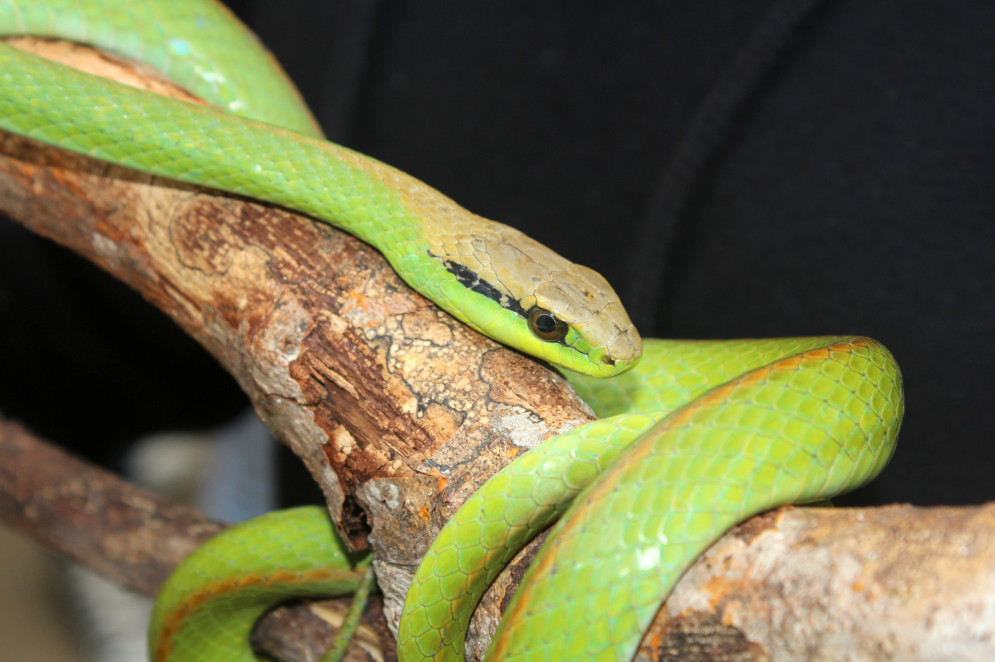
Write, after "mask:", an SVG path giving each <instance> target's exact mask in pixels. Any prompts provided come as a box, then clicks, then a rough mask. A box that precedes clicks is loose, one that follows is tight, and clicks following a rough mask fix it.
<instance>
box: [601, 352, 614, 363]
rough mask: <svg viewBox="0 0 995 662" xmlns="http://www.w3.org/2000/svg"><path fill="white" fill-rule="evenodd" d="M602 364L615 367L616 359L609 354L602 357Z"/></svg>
mask: <svg viewBox="0 0 995 662" xmlns="http://www.w3.org/2000/svg"><path fill="white" fill-rule="evenodd" d="M601 362H602V363H604V364H605V365H615V359H613V358H612V357H610V356H608V355H607V354H605V355H604V356H602V357H601Z"/></svg>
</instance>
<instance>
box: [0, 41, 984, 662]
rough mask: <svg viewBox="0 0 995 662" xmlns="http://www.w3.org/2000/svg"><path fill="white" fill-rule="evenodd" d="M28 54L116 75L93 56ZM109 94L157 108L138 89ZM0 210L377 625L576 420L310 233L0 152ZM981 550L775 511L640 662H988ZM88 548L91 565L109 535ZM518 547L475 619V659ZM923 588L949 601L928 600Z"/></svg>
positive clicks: (539, 379) (154, 188)
mask: <svg viewBox="0 0 995 662" xmlns="http://www.w3.org/2000/svg"><path fill="white" fill-rule="evenodd" d="M41 44H42V46H41V47H42V48H46V49H55V51H56V54H58V51H60V50H61V51H66V52H69V53H71V54H72V58H73V59H78V58H83V59H85V60H86V61H87V62H89V64H88V65H87V66H89V67H90V68H96V69H97V70H99V71H101V72H103V73H110V75H112V76H120V75H122V74H120V73H119V71H120V70H121V68H122V66H123V65H121V64H120V63H118V62H116V61H113V60H109V59H108V58H106V57H104V56H101V55H99V54H95V53H93V52H91V51H87V50H85V49H80V48H79V47H75V46H72V47H67V46H65V45H55V46H52V45H50V44H49V42H41ZM46 44H48V45H46ZM36 47H37V46H36ZM123 68H124V70H126V71H127V70H128V67H127V66H124V67H123ZM128 76H131V77H132V80H134V81H136V83H137V84H139V85H142V86H149V85H153V86H154V87H155V88H156V89H157V90H162V89H165V88H163V87H162V86H163V85H165V84H164V83H162V82H161V81H156V82H155V83H154V84H153V83H150V82H149V80H150V74H149V72H147V71H144V70H140V71H138V72H137V73H136V72H134V71H131V72H130V73H128ZM167 87H168V86H167ZM175 93H176V94H182V93H181V92H179V91H176V92H175ZM0 206H2V210H0V211H3V212H5V213H7V214H8V215H10V216H11V217H13V218H15V219H17V220H18V221H19V222H21V223H22V224H24V225H25V226H26V227H28V228H29V229H31V230H33V231H34V232H37V233H39V234H42V235H44V236H47V237H49V238H51V239H53V240H55V241H57V242H58V243H60V244H62V245H64V246H66V247H68V248H70V249H71V250H73V251H76V252H77V253H79V254H81V255H83V256H85V257H87V258H88V259H90V260H91V261H93V262H94V263H95V264H97V265H98V266H100V267H101V268H103V269H105V270H107V271H109V272H110V273H112V274H113V275H115V276H116V277H117V278H119V279H121V280H123V281H124V282H126V283H128V284H129V285H130V286H131V287H133V288H134V289H136V290H138V291H139V292H140V293H142V294H143V295H144V296H145V298H146V299H147V300H148V301H149V302H150V303H152V304H153V305H155V306H156V307H158V308H159V309H161V310H163V311H164V312H165V313H166V314H168V315H169V316H170V317H171V318H172V319H174V320H175V321H176V322H177V323H178V324H179V325H180V326H181V327H182V328H183V329H184V330H186V332H187V333H189V334H190V335H191V336H193V337H194V338H196V339H197V340H198V341H199V342H200V343H201V344H202V345H203V346H204V347H205V349H207V351H208V352H210V353H211V354H212V355H214V356H215V357H217V359H218V360H219V361H220V362H221V363H222V364H223V365H224V366H225V368H226V369H227V370H228V371H229V372H231V374H233V375H234V376H235V378H236V379H237V380H238V382H239V384H240V385H241V387H242V388H243V389H244V390H245V392H246V393H247V394H248V396H249V398H250V400H251V401H252V403H253V405H254V407H255V409H256V411H257V413H258V414H259V416H260V418H261V419H262V420H263V422H264V423H265V424H266V425H267V426H268V427H269V428H270V430H272V431H273V433H274V435H276V436H277V438H278V439H280V440H281V441H283V442H284V443H286V444H288V445H289V446H290V447H291V448H292V449H293V451H294V452H295V453H296V454H297V455H298V456H299V457H300V458H301V459H302V461H303V462H304V463H305V465H306V466H307V468H308V469H309V471H310V472H311V474H312V475H313V476H314V478H315V480H316V481H317V482H318V483H319V485H320V486H321V487H322V489H323V491H324V494H325V498H326V500H327V503H328V506H329V509H330V512H331V513H332V515H333V517H334V519H335V520H336V522H338V526H339V529H340V531H341V532H342V533H343V535H344V536H345V537H346V539H347V540H348V541H350V543H351V544H352V546H353V547H355V548H357V549H361V548H366V547H371V548H372V549H373V551H374V553H375V558H376V562H375V568H376V571H377V577H378V581H379V584H380V587H381V589H382V590H383V592H384V610H385V612H386V614H387V617H388V622H390V623H391V624H392V625H393V624H395V623H396V618H397V616H398V614H399V609H400V606H401V604H402V602H403V597H404V594H405V592H406V590H407V586H408V584H409V583H410V580H411V577H412V575H413V573H414V570H415V568H416V566H417V563H418V561H419V560H420V558H421V556H422V554H423V553H424V551H425V550H426V548H427V546H428V544H429V543H430V541H431V540H432V539H433V537H434V536H435V534H436V533H437V532H438V530H439V528H441V526H442V524H443V523H444V522H445V521H446V520H447V519H448V518H449V517H450V516H451V515H452V513H453V512H454V511H455V509H456V508H457V507H458V506H459V505H460V504H461V503H462V502H463V500H464V499H465V498H466V497H467V496H468V495H469V494H471V493H472V492H473V491H474V490H475V489H476V488H477V487H479V485H480V484H481V483H482V482H483V481H484V480H485V479H486V478H487V477H489V476H490V475H491V474H493V473H494V471H496V470H497V469H498V468H500V467H501V466H503V465H505V464H506V463H507V462H508V461H510V460H511V459H512V458H513V457H515V456H516V455H518V454H520V453H521V452H524V451H525V450H528V449H529V448H531V447H533V446H535V445H536V444H538V443H539V442H541V441H542V440H543V439H545V438H547V437H549V436H551V435H553V434H556V433H558V432H560V431H563V430H566V429H568V428H570V427H573V426H575V425H578V424H581V423H584V422H586V421H588V420H590V419H591V418H592V414H591V411H590V409H589V408H588V407H587V406H586V405H585V404H584V403H583V402H581V401H580V400H579V399H578V398H577V397H576V395H575V394H574V393H573V391H572V389H571V388H570V387H569V386H568V385H567V384H566V382H565V381H564V380H563V379H562V378H561V377H560V376H559V375H557V374H556V373H555V372H552V371H550V370H547V369H546V368H545V367H543V366H541V365H539V364H538V363H536V362H534V361H532V360H531V359H528V358H526V357H524V356H521V355H519V354H517V353H516V352H513V351H511V350H509V349H506V348H503V347H501V346H499V345H497V344H496V343H494V342H492V341H490V340H489V339H487V338H484V337H482V336H480V335H479V334H476V333H474V332H472V331H470V330H469V329H467V328H466V327H464V326H463V325H462V324H460V323H459V322H456V321H455V320H453V319H451V318H450V317H449V316H447V315H446V314H445V313H442V312H441V311H439V310H437V309H436V308H435V307H434V306H433V305H431V304H430V303H429V302H427V301H426V300H425V299H423V298H422V297H420V296H419V295H418V294H416V293H413V292H412V291H411V290H410V289H408V288H407V287H406V286H405V285H404V284H403V283H402V282H401V281H400V280H399V279H398V278H397V276H396V275H395V274H394V272H393V271H392V270H391V269H390V267H389V266H388V265H387V264H386V263H385V262H384V260H383V259H382V258H381V257H380V255H379V254H377V253H376V252H375V251H373V250H372V249H371V248H369V247H368V246H366V245H364V244H362V243H361V242H359V241H358V240H356V239H354V238H352V237H349V236H347V235H344V234H343V233H341V232H338V231H336V230H334V229H333V228H331V227H329V226H327V225H324V224H321V223H318V222H315V221H313V220H311V219H308V218H305V217H301V216H299V215H295V214H292V213H290V212H288V211H285V210H282V209H278V208H274V207H270V206H265V205H261V204H257V203H254V202H250V201H246V200H242V199H236V198H232V197H227V196H222V195H218V194H216V193H213V192H210V191H206V190H203V189H199V188H197V187H193V186H188V185H184V184H178V183H176V182H173V181H168V180H162V179H158V178H153V177H149V176H147V175H144V174H140V173H136V172H134V171H130V170H126V169H123V168H118V167H114V166H108V165H106V164H103V163H100V162H97V161H94V160H91V159H87V158H84V157H80V156H75V155H71V154H67V153H64V152H60V151H58V150H53V149H50V148H47V147H45V146H42V145H40V144H38V143H35V142H32V141H30V140H26V139H22V138H18V137H15V136H11V135H6V134H2V135H0ZM7 480H9V479H8V478H5V482H6V481H7ZM38 489H41V488H38ZM17 498H18V499H22V500H24V499H30V498H32V497H31V496H30V495H21V496H19V497H17ZM902 514H904V515H907V517H904V518H903V517H900V516H899V515H902ZM60 517H61V515H60ZM979 523H980V524H983V527H981V526H978V528H977V529H976V530H975V529H974V528H973V527H975V526H977V525H978V524H979ZM33 526H34V525H33ZM965 527H967V528H965ZM198 530H201V529H200V527H199V526H191V525H187V524H183V523H182V522H180V524H179V525H178V526H176V527H174V528H172V529H170V531H171V532H170V533H169V536H170V537H171V538H172V537H176V538H177V539H178V540H179V542H175V541H174V542H173V543H171V544H170V545H167V544H166V543H165V542H162V541H161V542H160V543H159V544H158V545H157V546H156V548H155V549H156V550H159V549H164V548H166V547H170V546H173V547H176V548H181V547H184V546H186V547H189V546H191V545H193V544H195V543H196V540H198V539H199V538H198V534H197V531H198ZM993 531H995V523H993V522H992V509H991V508H985V509H980V510H972V509H957V510H929V511H916V510H912V509H906V510H904V511H903V510H901V509H899V510H895V509H891V510H889V509H880V510H855V511H826V510H810V509H790V510H784V511H778V512H777V513H776V514H774V515H768V516H766V517H762V518H758V519H755V520H752V521H751V522H749V523H747V524H745V525H743V526H741V527H738V528H737V529H735V530H734V531H733V532H730V533H729V534H728V535H727V536H725V538H723V540H722V541H721V542H720V543H719V544H717V545H716V546H715V547H713V548H712V550H710V551H709V553H708V554H706V555H705V556H704V557H703V558H702V559H701V560H700V561H699V562H698V563H697V564H695V566H694V568H692V570H691V571H689V573H688V574H687V575H686V576H685V578H684V579H683V580H682V581H681V583H680V584H679V586H678V588H677V589H676V590H675V592H674V594H673V596H672V597H671V599H670V600H669V601H668V603H667V605H665V606H664V608H663V609H661V612H660V615H659V617H658V619H657V622H656V624H655V626H654V628H653V629H652V630H651V631H650V633H649V634H648V635H647V637H646V639H645V641H644V645H643V648H642V650H641V653H640V655H642V656H644V657H645V658H646V659H664V658H667V657H670V656H673V655H675V654H678V653H679V654H680V655H681V656H688V658H687V659H767V658H776V659H803V658H804V659H840V657H844V658H846V657H847V655H849V654H850V653H849V652H850V651H852V652H853V655H852V656H851V657H852V659H881V658H892V659H903V660H912V659H935V657H936V656H935V654H934V655H933V657H930V654H933V653H935V652H936V651H941V652H942V651H956V652H957V654H956V655H954V657H957V658H958V659H971V658H972V655H974V656H976V654H977V653H978V651H983V652H984V653H985V657H986V659H988V658H991V657H992V655H993V653H995V649H993V648H992V647H993V646H995V644H993V641H995V638H993V637H991V636H990V635H991V629H992V627H993V625H992V621H993V620H995V619H993V616H992V615H993V614H995V609H993V608H992V599H991V598H989V597H987V596H990V595H995V592H993V591H992V590H991V588H992V583H993V578H992V569H993V568H995V563H993V561H995V558H993V550H995V542H993V540H992V532H993ZM88 533H89V534H90V535H91V536H94V542H95V543H96V546H98V547H99V546H100V544H101V543H102V542H103V541H104V537H105V536H107V535H110V532H108V531H101V530H100V529H97V528H92V529H90V530H89V531H88ZM968 539H970V540H969V542H963V541H967V540H968ZM958 541H962V542H958ZM834 545H835V546H834ZM534 548H535V545H532V546H530V547H529V548H527V549H526V550H525V551H523V553H522V554H521V555H520V556H519V557H518V559H516V561H515V562H513V563H512V565H511V566H510V567H509V569H508V570H506V571H505V573H504V574H503V575H502V576H501V577H500V578H499V579H498V581H497V582H496V583H495V586H494V587H492V589H491V590H490V591H489V592H488V594H487V596H486V597H485V599H484V602H483V604H482V605H481V607H480V608H479V609H478V611H477V614H476V615H475V617H474V621H473V624H472V628H473V631H472V633H471V638H470V640H469V645H470V648H471V650H472V651H474V652H475V653H479V652H482V650H483V649H484V648H485V646H486V641H487V639H488V638H489V636H490V633H491V632H492V631H493V627H494V626H495V625H496V622H497V619H498V617H499V615H500V613H501V610H502V607H503V605H504V604H505V603H506V599H507V598H508V597H509V596H510V595H511V593H512V592H513V591H514V588H515V587H516V586H517V581H518V579H519V578H520V577H521V570H522V568H523V567H524V565H525V564H526V563H527V562H528V560H529V559H530V558H531V554H532V551H531V550H532V549H534ZM723 550H724V551H723ZM733 551H735V554H733ZM803 552H804V553H807V554H808V555H809V556H810V557H811V560H810V561H807V562H806V564H805V565H804V567H802V566H801V565H800V564H799V563H798V561H797V559H799V558H802V557H803V556H804V554H803ZM899 552H900V553H901V555H899ZM751 554H754V555H753V556H751ZM751 559H753V560H752V561H751ZM953 559H956V560H957V561H958V563H950V561H951V560H953ZM173 562H175V561H174V560H173V559H170V560H168V561H164V563H166V564H167V565H168V564H171V563H173ZM751 564H752V565H751ZM812 564H814V565H812ZM929 564H932V565H929ZM110 565H112V566H113V565H114V564H113V562H112V563H111V564H110ZM919 567H929V568H931V570H930V571H929V572H932V573H940V574H931V575H929V576H928V577H924V576H923V575H922V574H921V571H920V570H918V568H919ZM737 569H739V572H740V575H737V574H735V572H736V571H737ZM792 569H794V571H795V572H796V573H798V574H794V575H792V574H791V573H790V571H791V570H792ZM105 570H106V568H105ZM719 571H721V573H720V572H719ZM843 578H845V579H843ZM934 578H942V579H944V582H942V583H943V584H944V585H947V586H955V587H956V588H955V589H951V590H949V591H946V592H941V591H940V590H939V587H938V586H936V584H938V583H939V582H933V583H928V582H927V581H926V580H927V579H929V580H930V581H932V580H933V579H934ZM927 586H928V587H929V590H925V587H927ZM980 589H984V591H985V592H986V593H987V595H983V594H982V593H979V592H978V591H979V590H980ZM847 619H849V620H847ZM841 651H842V652H843V653H845V654H844V655H838V654H837V653H840V652H841ZM868 651H870V652H876V655H870V654H869V653H868ZM913 653H915V654H913ZM927 653H930V654H927ZM695 655H697V657H695ZM978 659H981V658H980V657H979V658H978Z"/></svg>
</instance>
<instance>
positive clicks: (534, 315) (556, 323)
mask: <svg viewBox="0 0 995 662" xmlns="http://www.w3.org/2000/svg"><path fill="white" fill-rule="evenodd" d="M529 328H530V329H531V330H532V333H534V334H535V335H536V337H537V338H539V339H541V340H546V341H548V342H556V341H557V340H563V338H564V337H565V336H566V335H567V324H566V322H561V321H560V320H558V319H556V315H554V314H553V313H551V312H549V311H548V310H546V309H545V308H540V307H539V306H532V307H531V308H529Z"/></svg>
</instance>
